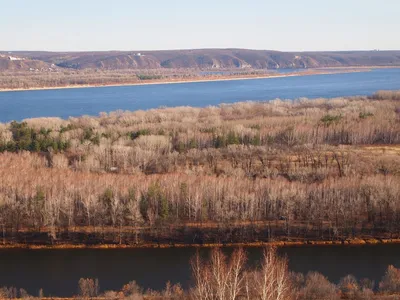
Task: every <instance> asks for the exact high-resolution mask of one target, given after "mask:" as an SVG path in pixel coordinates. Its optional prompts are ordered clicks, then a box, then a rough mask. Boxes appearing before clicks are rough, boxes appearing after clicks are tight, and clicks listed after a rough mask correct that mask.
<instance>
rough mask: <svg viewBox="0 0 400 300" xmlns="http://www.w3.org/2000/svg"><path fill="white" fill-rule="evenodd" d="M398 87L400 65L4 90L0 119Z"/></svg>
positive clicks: (346, 93)
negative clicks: (343, 71) (341, 71)
mask: <svg viewBox="0 0 400 300" xmlns="http://www.w3.org/2000/svg"><path fill="white" fill-rule="evenodd" d="M381 89H400V69H377V70H373V71H371V72H361V73H347V74H331V75H313V76H298V77H286V78H269V79H252V80H234V81H215V82H197V83H184V84H159V85H144V86H122V87H102V88H84V89H61V90H44V91H20V92H2V93H0V122H7V121H10V120H18V121H19V120H21V119H24V118H32V117H42V116H58V117H62V118H68V117H69V116H80V115H85V114H86V115H98V113H99V112H109V111H115V110H118V109H122V110H138V109H149V108H157V107H160V106H182V105H183V106H186V105H189V106H198V107H201V106H208V105H218V104H220V103H232V102H237V101H246V100H270V99H275V98H281V99H294V98H299V97H309V98H315V97H336V96H352V95H365V94H371V93H373V92H375V91H377V90H381Z"/></svg>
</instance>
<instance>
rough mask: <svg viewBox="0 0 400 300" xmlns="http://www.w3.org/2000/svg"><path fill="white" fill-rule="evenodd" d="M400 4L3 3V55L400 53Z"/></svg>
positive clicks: (366, 0) (380, 0)
mask: <svg viewBox="0 0 400 300" xmlns="http://www.w3.org/2000/svg"><path fill="white" fill-rule="evenodd" d="M399 13H400V0H335V1H328V0H275V1H270V0H203V1H191V0H169V1H168V0H142V1H139V0H130V1H128V0H114V1H106V0H65V1H62V0H0V50H54V51H60V50H66V51H72V50H79V51H81V50H155V49H187V48H251V49H273V50H282V51H303V50H355V49H359V50H364V49H382V50H384V49H400V39H399V37H398V34H399V32H400V18H399Z"/></svg>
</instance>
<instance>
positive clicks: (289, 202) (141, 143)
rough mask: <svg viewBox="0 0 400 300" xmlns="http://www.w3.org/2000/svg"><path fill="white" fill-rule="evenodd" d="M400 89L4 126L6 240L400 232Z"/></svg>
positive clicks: (1, 218)
mask: <svg viewBox="0 0 400 300" xmlns="http://www.w3.org/2000/svg"><path fill="white" fill-rule="evenodd" d="M399 100H400V93H399V92H378V93H376V94H375V95H373V96H370V97H366V96H360V97H345V98H335V99H313V100H308V99H297V100H294V101H289V100H286V101H283V100H278V99H277V100H274V101H270V102H243V103H235V104H230V105H220V106H219V107H207V108H192V107H178V108H160V109H153V110H149V111H136V112H123V111H117V112H112V113H109V114H106V113H102V114H100V116H99V117H89V116H83V117H80V118H70V119H68V120H62V119H58V118H40V119H28V120H25V121H23V122H11V123H8V124H1V125H0V151H1V154H0V229H1V230H0V233H1V237H2V241H3V243H4V244H12V243H28V244H58V243H59V244H81V243H84V244H102V243H106V244H122V245H124V244H126V245H139V246H140V245H145V244H148V243H156V244H157V243H158V244H171V245H174V244H209V243H239V242H240V243H249V242H269V241H277V240H294V241H296V240H299V241H307V240H327V241H344V240H346V239H352V238H377V239H380V238H387V239H391V238H398V237H399V230H400V214H399V212H400V211H399V208H400V205H399V200H400V180H399V176H400V147H399V143H400V102H399Z"/></svg>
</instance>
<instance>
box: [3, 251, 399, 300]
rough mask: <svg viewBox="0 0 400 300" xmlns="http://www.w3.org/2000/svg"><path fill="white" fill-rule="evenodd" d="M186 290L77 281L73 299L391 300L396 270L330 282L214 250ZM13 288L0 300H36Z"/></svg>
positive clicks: (278, 262) (277, 260) (267, 254)
mask: <svg viewBox="0 0 400 300" xmlns="http://www.w3.org/2000/svg"><path fill="white" fill-rule="evenodd" d="M191 265H192V278H193V280H192V282H193V283H192V286H191V287H190V288H189V289H187V290H184V289H183V288H182V287H181V285H180V284H175V285H172V284H171V283H170V282H168V283H167V284H166V287H165V289H164V290H163V291H152V290H147V291H145V290H143V289H142V288H141V287H140V286H139V285H138V284H137V283H136V282H135V281H131V282H129V283H128V284H126V285H124V286H123V287H122V289H121V290H120V291H105V292H101V290H100V283H99V281H98V280H97V279H91V278H81V279H80V280H79V283H78V289H77V290H78V293H77V295H76V296H75V297H74V298H78V299H110V300H111V299H135V300H145V299H153V300H156V299H160V300H162V299H168V300H183V299H186V300H257V299H258V300H322V299H327V300H340V299H352V300H374V299H375V300H384V299H397V298H396V297H398V295H399V294H400V270H399V269H397V268H395V267H394V266H389V267H388V268H387V271H386V273H385V275H384V276H383V278H382V279H381V281H380V282H379V283H378V284H376V283H375V282H373V281H371V280H369V279H367V278H363V279H361V280H359V279H357V278H355V277H354V276H352V275H347V276H345V277H343V278H342V279H340V281H339V283H337V284H334V283H332V282H330V281H329V280H328V279H327V278H326V277H325V276H323V275H322V274H320V273H317V272H309V273H308V274H306V275H304V274H302V273H294V272H290V271H289V269H288V263H287V259H285V258H282V257H280V256H279V255H278V254H277V253H276V249H275V248H268V249H265V250H264V255H263V257H262V259H261V261H260V263H259V265H258V266H257V267H255V268H252V267H249V266H248V265H247V254H246V252H245V251H244V250H243V249H240V248H239V249H236V250H234V251H233V253H232V255H231V256H227V255H226V254H224V252H223V251H222V250H221V249H219V248H215V249H213V250H211V254H210V256H209V258H207V259H204V258H202V257H201V256H200V255H199V254H197V255H195V256H194V257H193V258H192V261H191ZM44 296H45V293H44V291H43V290H40V291H39V296H38V298H36V297H33V296H30V295H28V293H27V292H26V291H25V290H23V289H20V290H17V289H16V288H13V287H10V288H8V287H3V288H0V297H1V298H2V299H15V298H20V299H42V298H44Z"/></svg>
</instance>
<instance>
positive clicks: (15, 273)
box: [0, 244, 400, 296]
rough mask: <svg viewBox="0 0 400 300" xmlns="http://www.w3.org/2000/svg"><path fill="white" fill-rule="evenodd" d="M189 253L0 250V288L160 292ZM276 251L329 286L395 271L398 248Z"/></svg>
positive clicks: (181, 273) (254, 257) (186, 278)
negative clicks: (95, 286) (91, 281)
mask: <svg viewBox="0 0 400 300" xmlns="http://www.w3.org/2000/svg"><path fill="white" fill-rule="evenodd" d="M195 251H196V250H195V249H194V248H175V249H174V248H171V249H75V250H58V249H57V250H15V249H11V250H0V266H1V272H0V286H16V287H18V288H20V287H23V288H25V289H26V290H27V291H28V292H29V293H31V294H33V295H37V293H38V291H39V289H40V288H43V290H44V293H45V295H46V296H49V295H53V296H54V295H56V296H71V295H73V294H76V293H77V286H78V280H79V278H81V277H85V278H86V277H90V278H98V279H99V283H100V288H101V290H102V291H104V290H110V289H120V288H121V287H122V286H123V285H124V284H126V283H128V282H129V281H131V280H136V281H137V282H138V283H139V284H140V285H141V286H142V287H144V288H146V289H147V288H152V289H156V290H161V289H163V288H164V286H165V283H166V282H167V281H168V280H170V281H171V282H172V283H177V282H180V283H181V284H182V286H183V287H188V286H189V285H190V280H191V272H190V265H189V261H190V258H191V257H192V256H193V255H194V253H195ZM201 251H203V252H207V251H208V250H206V249H203V250H201ZM227 251H230V250H227ZM247 251H248V253H249V263H250V264H252V265H253V266H254V265H257V263H258V261H259V260H260V258H261V254H262V249H260V248H249V249H247ZM279 251H280V253H281V254H283V255H287V257H288V259H289V268H290V269H291V270H292V271H295V272H302V273H307V272H309V271H318V272H320V273H322V274H324V275H325V276H327V277H328V279H329V280H331V281H333V282H335V283H337V282H338V281H339V279H340V278H341V277H343V276H345V275H347V274H353V275H355V276H356V277H357V278H359V279H361V278H370V279H373V280H374V281H375V283H378V282H379V281H380V279H381V278H382V276H383V275H384V273H385V270H386V268H387V266H388V265H390V264H392V265H394V266H396V267H400V255H399V253H400V244H392V245H387V244H386V245H365V246H310V247H287V248H281V249H280V250H279ZM204 254H205V255H206V253H204Z"/></svg>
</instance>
